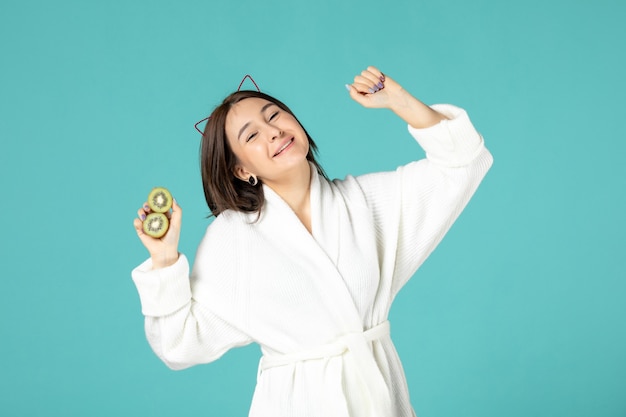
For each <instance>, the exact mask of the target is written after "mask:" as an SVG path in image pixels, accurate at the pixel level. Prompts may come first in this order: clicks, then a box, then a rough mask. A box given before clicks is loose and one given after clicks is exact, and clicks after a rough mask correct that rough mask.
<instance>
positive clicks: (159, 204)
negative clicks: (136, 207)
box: [148, 187, 172, 213]
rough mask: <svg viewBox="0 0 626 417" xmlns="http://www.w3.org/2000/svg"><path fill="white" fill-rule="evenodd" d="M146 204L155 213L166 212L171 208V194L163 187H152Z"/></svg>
mask: <svg viewBox="0 0 626 417" xmlns="http://www.w3.org/2000/svg"><path fill="white" fill-rule="evenodd" d="M148 206H149V207H150V209H151V210H152V211H153V212H155V213H167V211H168V210H169V209H171V208H172V194H171V193H170V192H169V191H168V190H167V188H164V187H154V188H153V189H152V191H150V194H148Z"/></svg>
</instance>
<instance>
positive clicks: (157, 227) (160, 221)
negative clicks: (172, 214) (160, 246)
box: [143, 213, 170, 239]
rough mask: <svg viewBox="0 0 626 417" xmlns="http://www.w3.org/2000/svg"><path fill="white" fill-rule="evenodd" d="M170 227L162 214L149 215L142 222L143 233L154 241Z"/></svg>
mask: <svg viewBox="0 0 626 417" xmlns="http://www.w3.org/2000/svg"><path fill="white" fill-rule="evenodd" d="M169 225H170V222H169V220H168V219H167V216H166V215H165V214H163V213H150V214H148V215H147V216H146V219H145V220H144V221H143V232H144V233H145V234H147V235H148V236H151V237H153V238H155V239H158V238H160V237H163V236H164V235H165V233H167V229H168V227H169Z"/></svg>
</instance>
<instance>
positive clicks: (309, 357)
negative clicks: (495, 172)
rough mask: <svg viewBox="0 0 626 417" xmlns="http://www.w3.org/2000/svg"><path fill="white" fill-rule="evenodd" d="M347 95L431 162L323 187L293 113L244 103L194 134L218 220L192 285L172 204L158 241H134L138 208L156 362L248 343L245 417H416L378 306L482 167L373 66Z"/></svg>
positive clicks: (483, 156) (191, 359)
mask: <svg viewBox="0 0 626 417" xmlns="http://www.w3.org/2000/svg"><path fill="white" fill-rule="evenodd" d="M347 88H348V89H349V92H350V96H351V97H352V98H353V99H354V100H355V101H356V102H357V103H359V104H361V105H363V106H365V107H372V108H388V109H391V110H392V111H394V112H395V113H396V114H397V115H398V116H399V117H400V118H401V119H403V120H404V121H405V122H406V123H407V124H408V125H409V127H408V129H409V132H410V133H411V134H412V135H413V136H414V137H415V139H416V140H417V141H418V142H419V143H420V145H421V146H422V147H423V148H424V150H425V151H426V155H427V158H426V159H424V160H421V161H416V162H412V163H410V164H408V165H406V166H402V167H400V168H398V169H396V170H395V171H391V172H385V173H376V174H368V175H363V176H359V177H347V178H346V179H345V180H334V181H329V180H328V179H327V178H326V176H325V175H324V173H323V171H322V169H321V168H320V166H319V165H318V164H317V162H316V161H315V157H314V152H313V151H314V150H315V144H314V142H313V141H312V139H311V138H310V137H309V135H308V134H307V132H306V131H305V130H304V128H303V127H302V126H301V124H300V123H299V122H298V120H297V119H296V117H295V116H294V115H293V113H292V112H291V111H290V110H289V109H288V108H287V107H286V106H285V105H284V104H282V103H281V102H280V101H278V100H276V99H274V98H272V97H270V96H267V95H265V94H262V93H258V92H250V91H240V92H236V93H233V94H232V95H230V96H229V97H227V98H226V99H225V100H224V102H223V103H222V104H221V105H220V106H218V107H217V108H216V109H215V111H214V112H213V113H212V115H211V116H210V118H209V121H208V123H207V126H206V129H205V132H204V134H203V143H202V152H201V167H202V178H203V183H204V191H205V196H206V200H207V203H208V205H209V208H210V209H211V211H212V212H213V214H214V215H215V216H216V218H215V220H214V221H213V222H212V223H211V225H210V226H209V227H208V229H207V231H206V235H205V237H204V239H203V240H202V242H201V244H200V246H199V248H198V252H197V254H196V259H195V263H194V265H193V270H192V271H191V274H189V266H188V262H187V259H186V258H185V256H184V255H182V254H179V253H178V240H179V233H180V227H181V218H182V210H181V208H180V206H178V204H176V203H175V204H174V206H173V210H172V213H171V226H170V229H169V231H168V233H167V234H166V235H165V236H164V237H163V238H162V239H152V238H150V237H148V236H146V235H145V234H143V231H142V227H141V219H142V218H144V216H145V215H146V214H147V211H148V209H147V207H145V206H144V207H143V208H141V209H140V210H139V211H138V216H139V219H136V220H135V223H134V225H135V228H136V230H137V234H138V235H139V238H140V239H141V241H142V242H143V244H144V245H145V246H146V248H147V249H148V251H149V253H150V259H148V260H147V261H145V262H144V263H143V264H141V265H140V266H139V267H137V268H136V269H135V270H134V271H133V273H132V276H133V279H134V282H135V284H136V286H137V289H138V291H139V295H140V298H141V304H142V312H143V314H144V315H145V320H146V334H147V338H148V341H149V343H150V345H151V346H152V348H153V350H154V351H155V353H156V354H157V355H158V356H159V357H160V358H161V359H162V360H163V361H164V362H165V363H166V364H167V365H168V366H169V367H171V368H172V369H182V368H186V367H189V366H193V365H196V364H200V363H207V362H211V361H213V360H216V359H217V358H219V357H220V356H221V355H223V354H224V353H225V352H226V351H227V350H228V349H230V348H233V347H236V346H243V345H246V344H249V343H252V342H256V343H258V344H259V345H260V346H261V349H262V352H263V357H262V359H261V362H260V365H259V375H258V380H257V386H256V389H255V393H254V397H253V400H252V406H251V410H250V416H253V417H254V416H263V417H266V416H275V417H286V416H320V417H321V416H324V417H327V416H333V417H340V416H358V417H366V416H376V417H392V416H394V417H396V416H397V417H408V416H412V415H414V413H413V409H412V407H411V403H410V400H409V393H408V389H407V384H406V380H405V376H404V372H403V370H402V365H401V363H400V359H399V358H398V355H397V353H396V350H395V348H394V345H393V342H392V341H391V338H390V336H389V329H390V325H389V322H388V321H387V316H388V313H389V309H390V307H391V303H392V301H393V299H394V297H395V296H396V294H397V293H398V291H399V290H400V289H401V288H402V286H403V285H404V284H405V283H406V282H407V281H408V279H409V278H410V277H411V276H412V275H413V274H414V272H415V271H416V270H417V268H418V267H419V266H420V265H421V264H422V262H423V261H424V260H425V259H426V257H427V256H428V255H429V254H430V253H431V251H432V250H433V249H434V248H435V246H436V245H437V244H438V243H439V241H440V240H441V238H442V237H443V235H444V234H445V233H446V231H447V230H448V229H449V228H450V226H451V225H452V223H453V222H454V220H455V219H456V218H457V216H458V215H459V213H460V212H461V210H462V209H463V208H464V206H465V205H466V204H467V202H468V200H469V199H470V197H471V195H472V194H473V192H474V191H475V189H476V187H477V186H478V184H479V182H480V181H481V179H482V178H483V176H484V175H485V173H486V172H487V170H488V169H489V167H490V166H491V163H492V158H491V155H490V154H489V152H488V151H487V150H486V148H485V147H484V144H483V140H482V138H481V136H480V135H479V134H478V133H477V132H476V130H475V129H474V127H473V126H472V124H471V122H470V120H469V118H468V117H467V114H466V113H465V112H464V111H463V110H461V109H459V108H457V107H454V106H451V105H438V106H433V107H428V106H426V105H425V104H423V103H422V102H420V101H419V100H417V99H416V98H414V97H413V96H411V95H410V94H409V93H407V92H406V91H405V90H404V89H403V88H402V87H401V86H400V85H399V84H398V83H396V82H395V81H394V80H392V79H391V78H389V77H388V76H385V75H383V74H382V73H381V72H380V71H379V70H378V69H377V68H374V67H369V68H368V69H367V70H365V71H363V72H362V73H361V74H360V75H357V76H356V77H355V78H354V83H353V84H351V85H348V86H347ZM375 146H393V142H391V140H390V139H389V138H381V140H380V141H378V142H377V143H376V144H375Z"/></svg>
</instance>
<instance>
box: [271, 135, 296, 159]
mask: <svg viewBox="0 0 626 417" xmlns="http://www.w3.org/2000/svg"><path fill="white" fill-rule="evenodd" d="M292 143H293V138H291V139H289V141H288V142H287V143H285V144H284V145H283V146H282V147H281V148H280V149H279V150H278V152H276V153H275V154H274V156H278V155H280V154H281V153H282V151H284V150H285V149H287V148H288V147H289V145H291V144H292Z"/></svg>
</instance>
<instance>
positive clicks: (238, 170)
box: [233, 164, 252, 182]
mask: <svg viewBox="0 0 626 417" xmlns="http://www.w3.org/2000/svg"><path fill="white" fill-rule="evenodd" d="M233 175H234V176H235V177H237V178H239V179H240V180H241V181H246V182H248V178H250V175H252V173H251V172H250V171H248V170H246V169H245V168H244V167H243V166H241V165H239V164H237V165H235V169H234V170H233Z"/></svg>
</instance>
